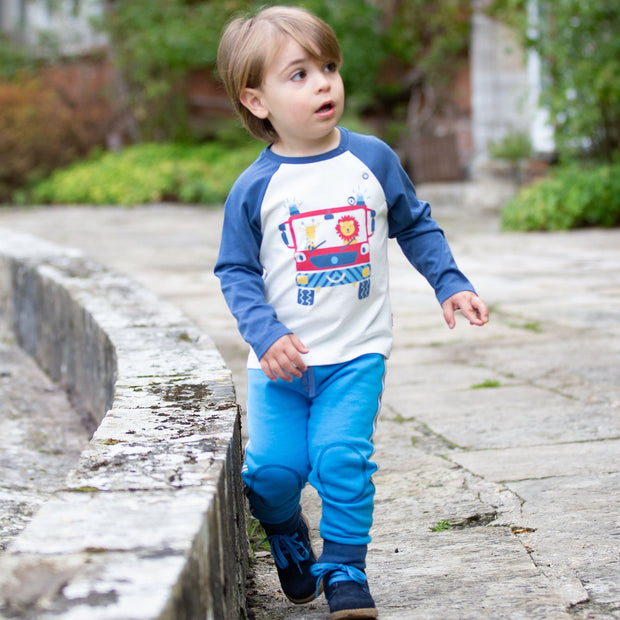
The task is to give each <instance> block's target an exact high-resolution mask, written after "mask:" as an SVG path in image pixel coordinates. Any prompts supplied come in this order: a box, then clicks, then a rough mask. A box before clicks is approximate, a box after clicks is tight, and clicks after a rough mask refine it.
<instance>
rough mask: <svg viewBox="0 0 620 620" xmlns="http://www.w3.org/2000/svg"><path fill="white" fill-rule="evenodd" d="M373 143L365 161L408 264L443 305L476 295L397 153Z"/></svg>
mask: <svg viewBox="0 0 620 620" xmlns="http://www.w3.org/2000/svg"><path fill="white" fill-rule="evenodd" d="M369 139H371V138H369ZM371 140H373V142H374V148H373V149H366V153H368V152H372V153H373V155H372V156H370V157H368V156H367V157H362V159H366V164H367V165H368V166H369V167H370V168H371V170H372V171H373V172H374V174H375V176H376V177H377V178H378V179H379V182H380V183H381V184H382V186H383V191H384V192H385V195H386V200H387V203H388V235H389V237H390V238H396V240H397V242H398V244H399V245H400V247H401V249H402V251H403V253H404V254H405V256H406V257H407V259H408V260H409V262H410V263H411V264H412V265H413V266H414V267H415V268H416V269H417V270H418V271H419V272H420V273H421V274H422V275H423V276H424V277H425V278H426V279H427V281H428V282H429V284H430V285H431V286H432V287H433V289H434V291H435V295H436V297H437V300H438V301H439V303H440V304H441V303H443V302H444V301H445V300H446V299H448V297H451V296H452V295H454V294H455V293H458V292H460V291H472V292H475V290H474V287H473V286H472V284H471V282H470V281H469V280H468V279H467V278H466V277H465V275H464V274H463V273H462V272H461V271H460V269H459V268H458V267H457V265H456V262H455V260H454V257H453V256H452V252H451V250H450V246H449V245H448V242H447V241H446V238H445V236H444V233H443V230H442V229H441V228H440V227H439V225H438V224H437V222H436V221H435V220H434V219H433V218H432V217H431V208H430V205H429V203H428V202H424V201H420V200H418V198H417V196H416V191H415V188H414V186H413V183H412V182H411V180H410V179H409V177H408V176H407V173H406V172H405V171H404V170H403V167H402V166H401V165H400V161H399V159H398V156H397V155H396V153H394V151H393V150H392V149H391V148H390V147H389V146H388V145H387V144H385V143H384V142H381V141H380V140H378V139H377V138H372V139H371Z"/></svg>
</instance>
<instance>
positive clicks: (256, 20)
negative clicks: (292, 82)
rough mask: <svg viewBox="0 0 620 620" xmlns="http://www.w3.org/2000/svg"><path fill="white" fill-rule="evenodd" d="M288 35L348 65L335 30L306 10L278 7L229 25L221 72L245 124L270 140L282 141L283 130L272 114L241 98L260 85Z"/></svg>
mask: <svg viewBox="0 0 620 620" xmlns="http://www.w3.org/2000/svg"><path fill="white" fill-rule="evenodd" d="M284 36H289V37H291V38H292V39H294V40H295V41H296V42H297V43H298V44H299V45H300V46H301V47H302V48H303V49H304V50H305V51H306V52H308V54H310V56H311V57H312V58H314V59H315V60H317V61H319V62H333V63H335V64H336V65H337V66H340V65H341V64H342V52H341V50H340V46H339V44H338V39H337V38H336V35H335V34H334V31H333V30H332V29H331V28H330V27H329V26H328V25H327V24H326V23H325V22H324V21H323V20H321V19H319V18H318V17H316V16H315V15H313V14H312V13H310V12H308V11H306V10H305V9H301V8H295V7H287V6H273V7H270V8H267V9H263V10H262V11H260V12H259V13H258V14H257V15H256V16H255V17H247V18H243V17H240V18H237V19H234V20H233V21H232V22H231V23H230V24H229V25H228V26H227V27H226V29H225V30H224V33H223V34H222V38H221V40H220V45H219V49H218V53H217V68H218V72H219V74H220V77H221V79H222V82H223V83H224V87H225V88H226V92H227V94H228V96H229V97H230V100H231V101H232V104H233V106H234V108H235V111H236V112H237V114H238V115H239V117H240V118H241V120H242V122H243V124H244V126H245V128H246V129H247V130H248V131H249V132H250V133H251V134H252V135H253V136H254V137H256V138H258V139H259V140H264V141H265V142H277V140H278V134H277V132H276V131H275V129H274V128H273V125H272V124H271V122H270V121H269V120H268V119H261V118H258V117H256V116H254V115H253V114H252V113H251V112H250V111H249V110H248V109H247V108H246V107H245V106H244V105H243V104H242V103H241V100H240V97H241V94H242V93H243V92H244V90H245V89H246V88H260V86H261V84H262V82H263V78H264V76H265V70H266V68H267V66H268V65H269V63H270V62H271V61H272V59H273V58H274V56H275V54H276V52H277V50H278V48H279V46H280V45H281V43H282V38H283V37H284Z"/></svg>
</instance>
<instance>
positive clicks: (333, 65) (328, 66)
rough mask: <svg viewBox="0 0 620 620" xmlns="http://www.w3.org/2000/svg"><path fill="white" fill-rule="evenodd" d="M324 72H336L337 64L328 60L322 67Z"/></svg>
mask: <svg viewBox="0 0 620 620" xmlns="http://www.w3.org/2000/svg"><path fill="white" fill-rule="evenodd" d="M324 71H325V73H336V71H338V65H337V64H336V63H335V62H328V63H327V64H326V65H325V68H324Z"/></svg>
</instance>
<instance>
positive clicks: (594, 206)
mask: <svg viewBox="0 0 620 620" xmlns="http://www.w3.org/2000/svg"><path fill="white" fill-rule="evenodd" d="M619 224H620V163H615V164H608V165H599V166H594V165H590V166H588V167H586V166H582V165H580V164H577V163H573V164H570V165H566V166H562V167H561V168H559V169H558V170H557V171H556V172H555V173H553V174H552V175H551V176H549V177H545V178H544V179H541V180H540V181H538V182H537V183H533V184H532V185H528V186H527V187H524V188H523V189H522V190H521V191H520V192H519V193H518V194H517V195H516V196H515V197H514V198H512V199H511V200H510V201H509V202H508V203H507V204H506V206H505V207H504V209H503V210H502V228H503V229H504V230H522V231H530V230H570V229H573V228H582V227H587V226H601V227H606V228H610V227H612V226H618V225H619Z"/></svg>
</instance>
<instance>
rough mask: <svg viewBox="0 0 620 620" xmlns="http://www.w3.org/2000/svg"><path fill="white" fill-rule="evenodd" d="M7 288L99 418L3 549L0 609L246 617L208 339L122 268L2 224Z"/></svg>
mask: <svg viewBox="0 0 620 620" xmlns="http://www.w3.org/2000/svg"><path fill="white" fill-rule="evenodd" d="M0 304H1V309H0V310H1V311H0V314H1V315H2V316H3V317H4V320H7V321H9V322H10V323H11V325H12V327H13V331H14V334H15V338H16V340H17V341H18V343H19V344H20V346H21V347H22V348H23V349H24V350H26V351H27V352H28V353H29V354H30V355H31V356H32V357H33V358H34V359H36V360H37V362H38V363H39V364H40V365H41V367H42V368H43V369H44V370H45V371H46V372H47V373H49V375H50V376H51V377H52V378H53V379H54V380H55V381H57V382H59V383H61V384H62V385H63V386H64V387H65V388H66V389H67V391H68V393H69V394H70V396H71V399H72V401H73V403H74V405H75V407H76V408H77V409H78V411H79V412H80V414H81V415H82V417H83V419H84V422H85V424H88V425H90V426H91V427H92V429H93V430H94V434H93V436H92V439H91V441H90V443H89V444H88V446H86V448H85V450H84V451H83V453H82V455H81V457H80V460H79V462H78V463H77V464H76V466H75V467H74V468H73V469H72V471H70V472H68V476H67V479H66V484H65V488H63V489H59V490H57V491H56V492H55V493H54V494H53V495H52V497H51V499H50V500H48V501H47V502H46V503H45V504H44V506H43V507H42V508H41V509H40V510H39V512H38V513H37V514H36V515H35V516H34V518H33V520H32V521H31V522H30V523H29V524H28V526H27V527H26V529H25V530H24V531H23V532H22V533H21V534H20V535H19V536H18V537H17V538H16V539H15V540H14V541H13V543H12V544H11V546H10V547H9V550H8V551H7V553H5V554H4V555H3V556H0V612H1V613H2V614H3V616H2V617H24V618H31V617H36V618H38V619H47V618H89V620H97V619H104V618H110V619H112V618H114V619H115V620H120V619H126V620H130V619H131V620H133V619H135V620H138V619H154V618H158V619H159V618H161V619H164V618H165V619H172V618H187V619H193V618H213V619H219V618H227V619H228V618H231V619H232V618H243V617H245V590H244V580H245V573H246V569H247V560H248V542H247V532H246V517H245V505H244V499H243V494H242V491H241V488H242V487H241V481H240V465H241V458H242V454H241V453H242V449H241V443H240V442H241V439H240V426H239V411H238V407H237V404H236V402H235V394H234V388H233V385H232V380H231V376H230V372H229V371H228V369H227V368H226V367H225V365H224V362H223V360H222V358H221V357H220V355H219V353H218V352H217V351H216V349H215V347H214V346H213V344H212V342H211V341H210V340H209V339H208V338H207V337H206V336H205V335H204V334H202V333H201V332H199V331H198V330H197V329H196V328H195V327H194V325H193V324H191V323H190V322H189V321H188V320H187V319H186V318H185V317H184V316H183V315H182V314H181V313H180V312H179V311H178V310H176V309H175V308H174V307H172V306H170V305H169V304H166V303H163V302H162V301H161V300H159V299H157V298H156V297H155V296H154V295H153V294H152V293H151V292H150V291H148V290H146V289H144V288H143V287H141V286H139V285H137V284H136V283H135V282H133V281H132V280H130V279H129V278H127V277H125V276H123V275H121V274H118V273H115V272H112V271H110V270H109V269H106V268H105V267H102V266H101V265H99V264H97V263H95V262H93V261H91V260H89V259H87V258H85V257H84V256H82V255H81V254H79V253H77V252H72V251H68V250H65V249H62V248H59V247H58V246H54V245H52V244H49V243H47V242H43V241H41V240H38V239H35V238H33V237H29V236H27V235H21V234H16V233H12V232H9V231H6V230H1V229H0ZM5 439H6V438H5Z"/></svg>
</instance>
